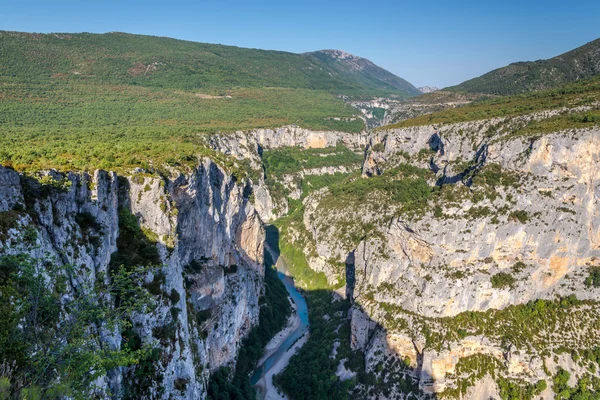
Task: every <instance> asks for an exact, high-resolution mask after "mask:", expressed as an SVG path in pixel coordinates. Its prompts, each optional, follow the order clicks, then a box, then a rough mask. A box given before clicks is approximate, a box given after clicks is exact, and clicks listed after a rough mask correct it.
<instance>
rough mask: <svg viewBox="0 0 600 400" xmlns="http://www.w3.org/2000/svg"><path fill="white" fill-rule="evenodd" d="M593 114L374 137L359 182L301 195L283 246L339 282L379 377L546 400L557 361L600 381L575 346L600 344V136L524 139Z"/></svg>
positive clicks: (355, 339)
mask: <svg viewBox="0 0 600 400" xmlns="http://www.w3.org/2000/svg"><path fill="white" fill-rule="evenodd" d="M585 110H589V108H585V107H584V109H581V108H575V109H562V110H554V111H545V112H538V113H533V114H528V115H524V116H518V117H504V118H495V119H489V120H480V121H474V122H466V123H456V124H446V125H444V126H442V127H439V126H438V127H434V126H431V125H430V126H420V127H409V128H403V129H394V130H389V131H386V130H382V131H378V132H376V133H374V134H373V135H372V136H371V137H370V143H369V146H368V149H367V153H366V157H365V162H364V165H363V175H364V177H363V178H359V177H354V178H351V179H350V180H347V181H346V182H343V183H340V184H334V185H332V186H330V187H328V188H323V189H321V190H319V191H316V192H314V193H312V194H310V195H309V196H308V197H307V198H306V199H305V200H304V201H303V219H302V220H300V222H299V223H297V224H295V225H294V224H292V225H291V226H290V227H289V230H290V232H291V233H289V235H288V236H289V237H290V238H291V239H289V240H291V241H292V242H293V243H294V244H295V245H296V246H298V247H299V248H301V249H303V251H304V256H305V258H306V260H307V262H308V265H309V266H310V268H312V269H313V270H315V271H320V272H323V273H324V274H325V275H326V276H327V278H328V280H329V282H330V284H332V285H339V284H340V282H341V283H345V284H346V294H347V295H348V296H350V297H351V298H352V299H353V300H354V302H355V306H354V309H353V311H352V312H351V314H350V315H351V320H352V336H351V339H352V346H353V348H354V349H356V350H359V351H363V352H364V354H365V362H366V369H367V371H371V372H372V373H374V374H375V375H376V376H378V379H380V381H379V382H381V384H384V382H388V384H390V382H392V383H393V382H394V379H399V378H397V377H398V376H406V374H408V375H409V376H412V377H413V379H414V381H416V382H418V384H419V386H420V388H421V389H422V390H423V396H426V393H428V392H429V393H437V394H438V395H442V396H444V397H455V396H456V397H459V396H465V395H466V396H467V397H468V398H474V397H470V396H475V394H474V393H480V394H481V393H483V394H486V393H487V394H488V395H489V396H491V397H494V398H498V397H500V396H501V394H502V393H506V391H509V390H521V391H524V392H527V393H531V394H533V393H539V394H541V395H542V396H543V397H545V398H551V396H552V393H553V392H552V389H551V382H552V377H553V376H554V375H556V374H558V373H560V371H561V368H562V369H565V370H567V371H568V372H569V373H571V377H572V378H571V384H575V383H576V382H577V380H578V379H588V378H586V376H588V377H589V376H595V377H597V376H598V375H597V372H596V371H597V369H596V368H597V367H596V366H595V361H594V357H593V356H592V357H591V358H587V359H586V358H585V357H583V358H582V356H581V355H583V354H590V352H593V351H594V349H596V348H597V346H598V343H599V340H600V337H598V326H599V324H600V320H599V319H598V317H597V315H598V303H597V302H596V301H597V299H598V298H599V295H600V288H598V285H595V284H593V283H592V282H593V281H592V278H591V277H592V274H593V271H595V270H596V269H598V267H599V264H598V257H599V256H600V248H599V247H598V246H599V241H598V238H599V234H600V231H599V229H600V214H599V212H598V194H599V190H600V183H599V181H598V178H597V173H596V171H597V170H598V163H599V162H600V159H599V158H598V150H600V149H599V145H600V142H599V138H600V131H599V130H598V128H597V127H592V128H587V129H567V130H563V131H558V132H554V133H545V134H537V135H535V134H526V133H519V132H521V131H520V129H521V128H522V127H523V126H524V125H526V124H529V123H532V122H537V123H539V122H541V121H546V120H549V119H552V118H556V117H557V115H569V113H578V112H582V111H583V112H585ZM344 263H345V264H346V268H343V265H344ZM561 299H562V300H561ZM394 360H396V361H394ZM398 360H405V362H404V363H398V362H397V361H398ZM588 367H589V368H588ZM394 374H400V375H394ZM394 376H396V378H393V377H394ZM390 379H392V381H390ZM397 382H399V380H398V381H396V383H397ZM359 386H360V385H359ZM384 386H385V385H384ZM378 387H379V389H377V388H378ZM363 389H364V390H366V391H369V390H371V391H372V390H382V389H381V386H377V385H376V386H373V384H371V386H369V385H366V386H364V385H363ZM394 390H396V389H394ZM395 393H396V395H393V393H392V394H390V393H389V392H388V396H391V397H395V396H397V397H401V394H400V393H401V392H400V391H399V389H398V390H397V391H396V392H395ZM483 394H482V395H483Z"/></svg>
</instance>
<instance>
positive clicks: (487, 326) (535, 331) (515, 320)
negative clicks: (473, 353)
mask: <svg viewBox="0 0 600 400" xmlns="http://www.w3.org/2000/svg"><path fill="white" fill-rule="evenodd" d="M595 304H596V303H594V302H592V301H583V300H578V299H577V298H576V297H575V295H571V296H569V297H565V298H562V299H558V300H535V301H530V302H528V303H526V304H519V305H511V306H508V307H506V308H503V309H501V310H494V309H490V310H488V311H485V312H474V311H468V312H463V313H460V314H458V315H456V316H454V317H444V318H423V317H419V316H417V315H413V314H412V313H410V312H408V311H406V310H403V309H402V308H401V307H398V306H395V305H392V304H387V303H381V304H380V306H381V308H382V309H383V310H384V311H385V312H386V314H385V317H384V321H385V324H386V326H387V327H388V328H396V329H402V328H403V327H404V324H405V322H404V320H403V317H402V316H403V315H406V314H407V313H408V314H411V315H412V316H413V318H418V320H420V322H419V324H422V325H421V328H420V329H421V331H422V332H423V334H424V336H425V339H426V343H427V346H428V347H433V348H435V349H438V350H439V349H441V348H443V347H444V346H445V344H447V343H450V342H452V341H457V340H460V339H461V338H464V337H465V336H467V335H484V336H486V337H488V338H490V339H493V340H497V341H498V342H500V343H512V344H513V345H515V346H516V347H517V348H521V349H535V350H537V351H540V352H544V351H545V352H547V351H549V349H552V348H553V346H554V340H555V339H554V337H555V336H554V335H557V334H558V335H560V338H561V342H562V343H564V345H565V346H567V347H569V346H570V347H571V348H577V347H583V348H590V347H594V346H595V345H596V344H597V340H599V338H598V332H600V330H599V329H600V319H598V318H597V317H596V316H595V311H594V308H593V307H592V308H590V307H589V306H593V305H595ZM582 319H585V320H586V321H587V322H586V325H585V326H583V327H582V326H580V324H579V323H577V322H576V321H581V320H582ZM574 326H577V327H578V331H577V332H576V334H575V336H571V335H570V333H572V332H571V331H572V329H573V327H574Z"/></svg>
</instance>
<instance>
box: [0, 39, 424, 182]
mask: <svg viewBox="0 0 600 400" xmlns="http://www.w3.org/2000/svg"><path fill="white" fill-rule="evenodd" d="M0 60H1V62H0V99H1V100H2V101H0V130H1V132H2V136H3V138H4V139H5V140H4V141H3V144H2V146H0V163H2V164H4V165H7V166H12V167H13V168H16V169H18V170H25V169H27V170H38V169H47V168H58V169H62V170H72V169H75V170H93V169H95V168H104V169H112V170H124V169H129V168H133V167H137V166H141V167H145V168H147V167H152V166H154V167H159V166H162V165H165V164H169V165H172V166H179V165H181V164H184V163H185V162H190V161H191V162H195V160H196V158H195V157H196V156H197V155H198V154H202V153H203V151H204V150H205V149H204V150H203V146H202V144H203V143H204V138H205V137H206V134H210V133H214V132H234V131H237V130H250V129H256V128H267V127H279V126H283V125H299V126H301V127H304V128H309V129H314V130H337V131H344V132H360V131H362V130H363V129H365V126H364V123H363V120H361V119H360V118H359V117H358V116H357V115H356V114H357V110H356V109H354V108H353V107H351V106H349V105H347V104H345V103H344V101H343V100H342V99H340V96H341V95H343V96H346V97H347V96H367V97H369V96H375V95H392V94H393V95H396V96H410V95H412V94H413V93H412V91H411V90H410V89H411V88H412V85H410V84H409V83H407V82H406V81H404V80H402V79H401V78H398V77H396V76H395V75H393V74H391V73H389V72H387V71H384V70H382V69H381V68H379V67H377V66H375V65H374V64H372V63H371V62H369V61H368V60H364V59H360V60H361V62H363V63H367V65H368V67H369V68H368V71H367V70H365V72H364V73H362V72H360V71H356V70H354V71H348V70H345V69H343V68H338V67H335V66H331V65H330V64H329V63H327V62H325V61H322V60H320V59H319V58H316V57H314V56H312V55H307V54H292V53H285V52H280V51H266V50H257V49H244V48H238V47H232V46H223V45H214V44H205V43H194V42H187V41H182V40H175V39H169V38H162V37H152V36H142V35H131V34H125V33H107V34H89V33H81V34H30V33H18V32H0ZM373 70H374V71H376V72H377V74H379V75H377V76H375V75H373V73H371V72H369V71H373ZM378 76H379V77H378ZM402 85H404V86H406V88H404V86H402ZM405 89H407V90H408V91H407V90H405ZM199 146H200V147H199Z"/></svg>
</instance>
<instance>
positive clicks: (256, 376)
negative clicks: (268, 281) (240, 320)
mask: <svg viewBox="0 0 600 400" xmlns="http://www.w3.org/2000/svg"><path fill="white" fill-rule="evenodd" d="M267 250H268V251H269V252H270V253H271V255H272V257H273V259H275V260H277V263H276V266H277V275H278V276H279V279H281V281H282V282H283V284H284V286H285V288H286V289H287V291H288V293H289V295H290V297H291V298H292V301H293V302H294V304H295V305H296V312H297V313H298V317H299V318H300V324H299V325H298V327H297V328H296V329H295V330H294V331H292V332H291V333H290V334H289V336H288V337H287V338H285V340H283V341H282V342H281V344H280V345H279V347H278V348H277V349H276V350H275V351H274V352H273V354H271V355H270V356H269V357H268V358H267V359H266V360H265V361H264V362H263V363H262V364H261V365H259V366H258V367H257V368H256V369H255V370H254V372H253V374H252V377H251V378H250V382H251V383H252V385H256V383H257V382H258V381H260V379H261V378H262V377H264V376H265V374H267V373H268V372H269V370H270V369H271V368H273V366H274V365H275V364H276V363H277V361H279V359H280V358H281V357H282V356H283V355H284V354H285V353H286V352H287V351H288V350H289V348H290V347H292V345H294V343H296V341H297V340H298V339H300V338H301V337H302V336H304V334H305V333H306V332H307V331H308V307H307V306H306V300H304V297H302V295H301V294H300V292H298V290H297V289H296V286H295V285H294V280H293V279H292V278H291V277H289V276H287V275H286V272H287V266H286V264H285V260H284V259H283V258H282V257H278V254H277V253H276V252H275V251H274V250H272V249H271V248H268V249H267Z"/></svg>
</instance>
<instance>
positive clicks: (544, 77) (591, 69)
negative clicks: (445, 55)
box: [444, 39, 600, 95]
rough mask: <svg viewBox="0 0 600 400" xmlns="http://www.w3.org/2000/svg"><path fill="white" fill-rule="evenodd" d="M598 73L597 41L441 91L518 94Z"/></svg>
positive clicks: (549, 87) (497, 70) (574, 80)
mask: <svg viewBox="0 0 600 400" xmlns="http://www.w3.org/2000/svg"><path fill="white" fill-rule="evenodd" d="M598 73H600V39H596V40H594V41H593V42H590V43H587V44H585V45H583V46H581V47H578V48H576V49H574V50H571V51H569V52H567V53H564V54H561V55H559V56H556V57H554V58H550V59H548V60H538V61H531V62H518V63H513V64H510V65H508V66H506V67H502V68H498V69H496V70H493V71H491V72H488V73H487V74H484V75H482V76H480V77H478V78H474V79H470V80H468V81H466V82H463V83H461V84H460V85H457V86H451V87H448V88H446V89H444V90H449V91H456V92H467V93H484V94H499V95H508V94H518V93H525V92H531V91H535V90H544V89H551V88H556V87H559V86H561V85H563V84H565V83H569V82H576V81H579V80H581V79H586V78H589V77H592V76H595V75H597V74H598Z"/></svg>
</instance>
